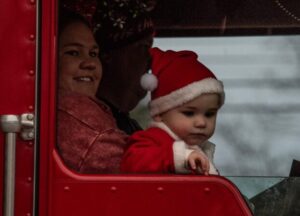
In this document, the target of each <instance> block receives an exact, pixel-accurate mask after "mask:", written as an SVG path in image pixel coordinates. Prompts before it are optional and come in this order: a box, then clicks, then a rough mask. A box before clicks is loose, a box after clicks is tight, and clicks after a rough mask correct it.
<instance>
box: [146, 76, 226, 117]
mask: <svg viewBox="0 0 300 216" xmlns="http://www.w3.org/2000/svg"><path fill="white" fill-rule="evenodd" d="M206 93H217V94H219V95H220V96H221V97H220V99H221V105H223V103H224V99H225V93H224V88H223V83H222V82H221V81H219V80H217V79H214V78H206V79H203V80H200V81H196V82H193V83H191V84H189V85H187V86H185V87H183V88H181V89H177V90H175V91H173V92H171V93H170V94H168V95H165V96H162V97H159V98H157V99H154V100H152V101H151V102H150V103H149V108H150V115H151V116H152V117H153V116H155V115H158V114H160V113H163V112H165V111H168V110H169V109H172V108H175V107H178V106H180V105H182V104H184V103H187V102H189V101H191V100H193V99H195V98H196V97H198V96H200V95H202V94H206Z"/></svg>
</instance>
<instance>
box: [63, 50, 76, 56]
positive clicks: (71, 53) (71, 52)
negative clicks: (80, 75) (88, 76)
mask: <svg viewBox="0 0 300 216" xmlns="http://www.w3.org/2000/svg"><path fill="white" fill-rule="evenodd" d="M65 54H66V55H70V56H79V52H78V51H77V50H68V51H66V52H65Z"/></svg>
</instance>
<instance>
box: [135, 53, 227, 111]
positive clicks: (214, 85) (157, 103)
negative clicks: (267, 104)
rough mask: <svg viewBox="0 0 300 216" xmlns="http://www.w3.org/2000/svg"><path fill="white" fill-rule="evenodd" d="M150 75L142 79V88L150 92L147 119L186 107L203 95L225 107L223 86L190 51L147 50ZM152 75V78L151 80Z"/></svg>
mask: <svg viewBox="0 0 300 216" xmlns="http://www.w3.org/2000/svg"><path fill="white" fill-rule="evenodd" d="M150 52H151V55H152V68H151V70H152V74H145V75H144V76H142V78H141V85H142V86H143V88H145V89H146V90H149V91H152V92H151V101H150V103H149V108H150V115H151V116H155V115H158V114H161V113H163V112H165V111H168V110H169V109H172V108H175V107H178V106H180V105H182V104H184V103H187V102H189V101H191V100H193V99H195V98H196V97H198V96H200V95H202V94H206V93H217V94H219V95H220V103H221V105H223V103H224V98H225V94H224V88H223V83H222V82H221V81H219V80H218V79H217V78H216V76H215V75H214V74H213V73H212V72H211V71H210V70H209V69H208V68H207V67H205V66H204V65H203V64H202V63H200V62H199V61H198V60H197V58H198V56H197V54H196V53H194V52H192V51H179V52H175V51H172V50H168V51H162V50H160V49H158V48H152V49H151V50H150ZM153 75H154V76H153Z"/></svg>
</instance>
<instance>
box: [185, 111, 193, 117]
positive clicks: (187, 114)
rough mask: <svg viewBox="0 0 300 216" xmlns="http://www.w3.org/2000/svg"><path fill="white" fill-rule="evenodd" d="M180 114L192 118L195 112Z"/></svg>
mask: <svg viewBox="0 0 300 216" xmlns="http://www.w3.org/2000/svg"><path fill="white" fill-rule="evenodd" d="M182 114H183V115H185V116H187V117H192V116H194V114H195V112H193V111H182Z"/></svg>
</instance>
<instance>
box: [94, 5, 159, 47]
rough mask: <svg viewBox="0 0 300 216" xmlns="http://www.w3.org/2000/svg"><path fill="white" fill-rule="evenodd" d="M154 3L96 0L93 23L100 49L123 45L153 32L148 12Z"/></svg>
mask: <svg viewBox="0 0 300 216" xmlns="http://www.w3.org/2000/svg"><path fill="white" fill-rule="evenodd" d="M154 5H155V1H154V0H102V1H98V5H97V10H96V13H95V15H94V18H93V23H94V24H95V25H94V32H95V37H96V40H97V42H98V44H99V46H100V47H101V49H102V50H108V49H113V48H116V47H120V46H124V45H127V44H130V43H132V42H134V41H137V40H139V39H141V38H143V37H145V36H147V35H151V34H153V32H154V25H153V22H152V19H151V18H150V12H151V10H152V9H153V8H154Z"/></svg>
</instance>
